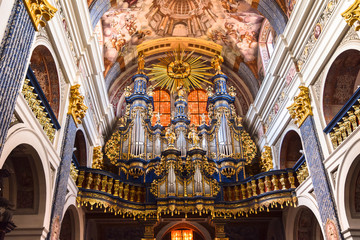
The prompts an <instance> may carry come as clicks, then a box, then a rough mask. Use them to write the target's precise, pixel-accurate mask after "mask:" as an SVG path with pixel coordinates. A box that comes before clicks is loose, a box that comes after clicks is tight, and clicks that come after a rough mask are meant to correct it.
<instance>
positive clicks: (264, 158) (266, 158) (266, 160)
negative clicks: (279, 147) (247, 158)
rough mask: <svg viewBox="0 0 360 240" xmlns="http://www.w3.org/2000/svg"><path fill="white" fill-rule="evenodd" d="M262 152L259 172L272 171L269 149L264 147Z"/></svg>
mask: <svg viewBox="0 0 360 240" xmlns="http://www.w3.org/2000/svg"><path fill="white" fill-rule="evenodd" d="M264 149H265V150H264V151H263V152H262V154H261V161H260V165H261V170H262V171H264V172H267V171H270V170H271V169H273V159H272V154H271V147H269V146H265V147H264Z"/></svg>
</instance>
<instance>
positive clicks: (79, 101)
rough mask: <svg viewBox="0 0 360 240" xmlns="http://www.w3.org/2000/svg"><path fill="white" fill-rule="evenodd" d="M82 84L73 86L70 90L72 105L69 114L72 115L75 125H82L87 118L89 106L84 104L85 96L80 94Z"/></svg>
mask: <svg viewBox="0 0 360 240" xmlns="http://www.w3.org/2000/svg"><path fill="white" fill-rule="evenodd" d="M79 88H80V84H76V85H74V86H71V88H70V103H69V111H68V114H69V115H71V116H72V117H73V119H74V122H75V125H76V126H77V125H78V124H81V123H82V121H81V119H83V118H84V117H85V113H86V110H87V109H88V107H87V106H85V104H84V96H82V95H81V94H80V91H79Z"/></svg>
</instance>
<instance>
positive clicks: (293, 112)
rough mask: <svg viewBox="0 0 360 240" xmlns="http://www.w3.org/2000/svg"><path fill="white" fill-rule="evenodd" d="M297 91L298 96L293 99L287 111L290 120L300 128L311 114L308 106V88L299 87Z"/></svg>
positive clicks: (309, 105)
mask: <svg viewBox="0 0 360 240" xmlns="http://www.w3.org/2000/svg"><path fill="white" fill-rule="evenodd" d="M299 89H300V93H299V95H298V96H296V97H294V103H293V104H292V105H291V106H290V107H288V108H287V109H288V111H289V113H290V116H291V118H293V119H295V124H298V127H301V125H302V124H303V122H304V121H305V119H306V118H307V117H308V116H312V115H313V113H312V110H311V104H310V97H309V88H307V87H304V86H300V87H299Z"/></svg>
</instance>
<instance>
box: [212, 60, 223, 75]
mask: <svg viewBox="0 0 360 240" xmlns="http://www.w3.org/2000/svg"><path fill="white" fill-rule="evenodd" d="M223 62H224V58H223V57H222V56H220V55H215V56H214V58H213V59H212V60H211V66H212V67H213V68H214V69H215V71H216V72H215V75H217V74H223V72H222V71H221V64H222V63H223Z"/></svg>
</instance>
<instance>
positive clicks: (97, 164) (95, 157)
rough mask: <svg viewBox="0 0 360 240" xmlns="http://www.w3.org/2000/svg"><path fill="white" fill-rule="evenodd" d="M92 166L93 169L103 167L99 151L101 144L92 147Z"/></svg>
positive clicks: (101, 155) (101, 154)
mask: <svg viewBox="0 0 360 240" xmlns="http://www.w3.org/2000/svg"><path fill="white" fill-rule="evenodd" d="M92 168H95V169H102V168H103V153H102V151H101V146H97V147H94V150H93V162H92Z"/></svg>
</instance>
